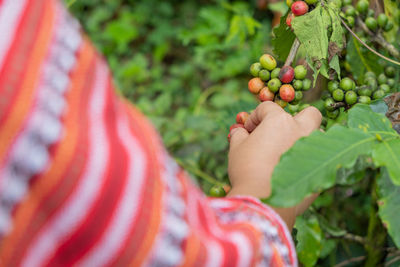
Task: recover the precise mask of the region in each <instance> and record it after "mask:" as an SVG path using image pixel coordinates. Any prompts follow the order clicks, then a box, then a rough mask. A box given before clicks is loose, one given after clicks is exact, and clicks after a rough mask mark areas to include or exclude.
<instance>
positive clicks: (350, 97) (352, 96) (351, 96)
mask: <svg viewBox="0 0 400 267" xmlns="http://www.w3.org/2000/svg"><path fill="white" fill-rule="evenodd" d="M344 98H345V101H346V103H347V104H349V105H353V104H355V103H356V102H357V94H356V92H354V91H348V92H346V95H345V96H344Z"/></svg>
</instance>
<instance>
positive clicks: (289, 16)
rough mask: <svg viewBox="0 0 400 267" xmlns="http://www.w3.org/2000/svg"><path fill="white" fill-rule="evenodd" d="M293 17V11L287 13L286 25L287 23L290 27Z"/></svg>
mask: <svg viewBox="0 0 400 267" xmlns="http://www.w3.org/2000/svg"><path fill="white" fill-rule="evenodd" d="M293 18H294V15H293V13H289V15H288V16H287V17H286V25H288V26H289V27H290V28H292V20H293Z"/></svg>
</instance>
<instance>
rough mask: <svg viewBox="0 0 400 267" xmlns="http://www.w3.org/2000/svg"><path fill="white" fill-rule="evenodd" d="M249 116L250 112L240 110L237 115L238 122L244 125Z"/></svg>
mask: <svg viewBox="0 0 400 267" xmlns="http://www.w3.org/2000/svg"><path fill="white" fill-rule="evenodd" d="M249 116H250V115H249V113H247V112H244V111H242V112H239V113H238V114H237V115H236V122H237V123H239V124H243V125H244V123H245V122H246V120H247V118H248V117H249Z"/></svg>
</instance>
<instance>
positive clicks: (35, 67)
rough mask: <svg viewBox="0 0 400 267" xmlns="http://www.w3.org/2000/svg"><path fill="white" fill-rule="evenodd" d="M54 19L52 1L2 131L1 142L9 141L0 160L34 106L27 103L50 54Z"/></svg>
mask: <svg viewBox="0 0 400 267" xmlns="http://www.w3.org/2000/svg"><path fill="white" fill-rule="evenodd" d="M54 18H55V14H54V3H53V2H52V1H50V2H49V3H48V5H47V7H46V9H45V13H44V14H43V20H42V22H41V24H40V29H41V30H40V33H39V34H38V38H37V40H35V43H36V46H35V47H34V49H33V50H32V57H31V58H30V60H29V62H28V64H27V66H28V67H27V69H26V73H25V77H24V80H23V82H22V84H21V88H20V93H19V95H18V96H17V98H16V100H15V103H14V106H15V107H16V108H14V109H13V110H12V111H11V112H10V114H9V115H8V116H7V119H6V121H5V122H4V124H3V125H2V126H1V129H0V140H8V142H1V143H0V159H2V158H4V156H5V153H6V152H7V150H8V147H9V145H10V144H11V140H13V138H14V137H15V136H16V135H17V133H18V132H19V130H20V128H21V126H22V124H23V123H24V120H25V119H26V117H27V115H28V112H29V110H30V108H31V107H32V105H27V103H32V100H33V98H34V95H35V90H36V86H37V84H38V81H39V78H40V76H39V74H40V71H41V65H42V63H43V59H44V58H45V56H46V54H47V52H48V48H49V43H50V41H51V37H52V36H53V31H52V27H53V24H54V23H53V22H54Z"/></svg>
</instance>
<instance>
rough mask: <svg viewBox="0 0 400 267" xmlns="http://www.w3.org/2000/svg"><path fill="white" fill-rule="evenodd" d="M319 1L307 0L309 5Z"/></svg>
mask: <svg viewBox="0 0 400 267" xmlns="http://www.w3.org/2000/svg"><path fill="white" fill-rule="evenodd" d="M317 2H318V0H306V3H307V4H309V5H314V4H315V3H317Z"/></svg>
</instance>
